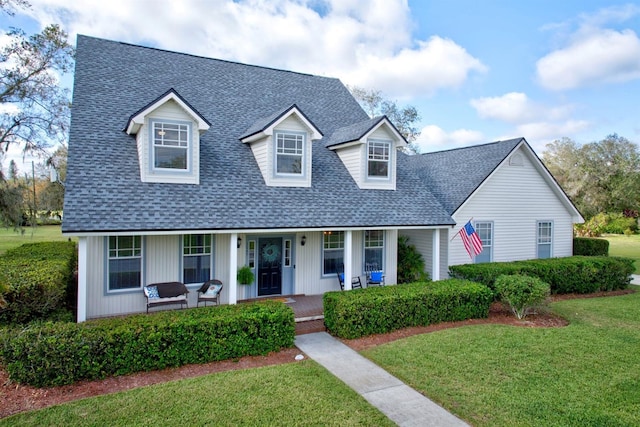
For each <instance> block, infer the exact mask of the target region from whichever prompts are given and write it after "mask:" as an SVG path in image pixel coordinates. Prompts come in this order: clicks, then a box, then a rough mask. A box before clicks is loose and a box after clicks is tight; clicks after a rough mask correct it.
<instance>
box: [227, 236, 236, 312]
mask: <svg viewBox="0 0 640 427" xmlns="http://www.w3.org/2000/svg"><path fill="white" fill-rule="evenodd" d="M237 271H238V233H231V236H230V237H229V304H237V302H238V276H237Z"/></svg>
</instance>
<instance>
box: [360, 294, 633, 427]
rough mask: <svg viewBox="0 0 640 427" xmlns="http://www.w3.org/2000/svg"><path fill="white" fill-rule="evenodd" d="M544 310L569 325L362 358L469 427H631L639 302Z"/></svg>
mask: <svg viewBox="0 0 640 427" xmlns="http://www.w3.org/2000/svg"><path fill="white" fill-rule="evenodd" d="M552 308H553V310H554V311H555V312H556V313H559V314H560V315H562V316H564V317H565V318H567V319H568V320H569V321H570V322H571V324H570V325H569V326H567V327H564V328H522V327H512V326H501V325H482V326H468V327H462V328H457V329H449V330H444V331H440V332H435V333H430V334H425V335H417V336H413V337H410V338H406V339H403V340H400V341H396V342H394V343H390V344H387V345H383V346H379V347H376V348H373V349H371V350H368V351H366V352H365V353H364V354H365V355H366V356H367V357H369V358H371V359H372V360H373V361H374V362H375V363H377V364H378V365H380V366H382V367H383V368H384V369H386V370H388V371H389V372H391V373H392V374H393V375H396V376H397V377H399V378H401V379H402V380H403V381H405V382H406V383H407V384H409V385H410V386H412V387H414V388H415V389H417V390H419V391H420V392H422V393H424V394H425V395H426V396H428V397H430V398H431V399H433V400H435V401H436V402H439V403H441V404H442V405H443V406H444V407H445V408H447V409H448V410H450V411H452V412H453V413H455V414H456V415H458V416H460V417H461V418H463V419H465V420H467V421H468V422H470V423H471V424H472V425H474V426H510V427H511V426H541V425H544V426H636V425H640V351H639V349H640V292H637V293H635V294H631V295H626V296H620V297H606V298H593V299H575V300H569V301H562V302H557V303H554V304H552Z"/></svg>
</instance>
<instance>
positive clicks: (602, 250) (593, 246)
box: [573, 237, 609, 256]
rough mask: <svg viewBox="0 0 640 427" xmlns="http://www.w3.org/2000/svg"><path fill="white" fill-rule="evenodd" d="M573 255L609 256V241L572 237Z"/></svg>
mask: <svg viewBox="0 0 640 427" xmlns="http://www.w3.org/2000/svg"><path fill="white" fill-rule="evenodd" d="M573 254H574V255H582V256H607V255H609V241H608V240H605V239H595V238H592V237H574V238H573Z"/></svg>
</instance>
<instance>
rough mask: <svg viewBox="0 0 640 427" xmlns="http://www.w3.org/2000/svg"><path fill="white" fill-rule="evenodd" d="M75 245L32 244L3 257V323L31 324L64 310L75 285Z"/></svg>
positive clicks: (0, 280)
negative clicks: (68, 295) (5, 303)
mask: <svg viewBox="0 0 640 427" xmlns="http://www.w3.org/2000/svg"><path fill="white" fill-rule="evenodd" d="M76 264H77V251H76V244H75V243H74V242H69V241H68V242H41V243H28V244H25V245H22V246H19V247H17V248H14V249H11V250H9V251H7V252H6V253H5V254H4V255H3V256H2V257H0V283H2V284H3V285H5V287H6V288H7V290H6V291H5V293H4V294H3V297H4V299H5V300H6V302H7V307H6V308H5V309H4V310H1V311H0V323H7V324H15V323H27V322H30V321H32V320H37V319H44V318H46V317H47V316H48V315H49V314H51V313H53V312H55V311H58V310H61V309H64V308H65V307H66V303H67V292H69V291H70V290H71V288H72V287H73V285H74V272H75V269H76Z"/></svg>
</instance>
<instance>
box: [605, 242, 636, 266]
mask: <svg viewBox="0 0 640 427" xmlns="http://www.w3.org/2000/svg"><path fill="white" fill-rule="evenodd" d="M605 239H607V240H608V241H609V255H611V256H621V257H625V258H631V259H634V260H635V261H636V263H635V267H636V274H640V234H634V235H632V236H623V235H608V236H606V237H605Z"/></svg>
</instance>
